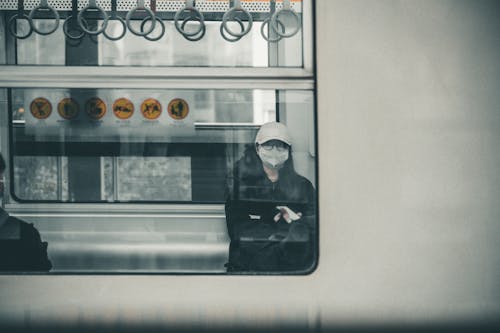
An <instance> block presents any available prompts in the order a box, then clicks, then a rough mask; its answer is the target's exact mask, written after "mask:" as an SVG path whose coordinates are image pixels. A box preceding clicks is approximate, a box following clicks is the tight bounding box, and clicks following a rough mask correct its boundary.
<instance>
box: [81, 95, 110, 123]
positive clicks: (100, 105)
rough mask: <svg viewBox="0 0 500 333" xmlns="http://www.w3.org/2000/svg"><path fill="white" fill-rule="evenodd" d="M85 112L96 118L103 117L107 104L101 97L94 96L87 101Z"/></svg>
mask: <svg viewBox="0 0 500 333" xmlns="http://www.w3.org/2000/svg"><path fill="white" fill-rule="evenodd" d="M85 112H87V114H88V115H89V117H90V118H92V119H94V120H98V119H101V118H102V117H104V115H105V114H106V104H105V103H104V101H103V100H102V99H100V98H99V97H93V98H91V99H89V100H88V101H87V102H86V103H85Z"/></svg>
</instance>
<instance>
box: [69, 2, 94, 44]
mask: <svg viewBox="0 0 500 333" xmlns="http://www.w3.org/2000/svg"><path fill="white" fill-rule="evenodd" d="M77 16H78V0H72V1H71V15H70V16H68V17H67V18H66V19H65V20H64V23H63V31H64V34H65V35H66V37H68V38H69V39H72V40H79V39H82V38H83V37H84V36H85V31H83V30H82V29H81V28H80V24H79V23H78V21H77ZM82 22H83V24H84V25H85V26H86V27H87V26H88V23H87V21H86V20H85V19H84V18H83V19H82ZM70 28H71V29H74V30H77V29H78V30H79V31H80V34H78V35H72V34H71V32H70V31H71V29H70Z"/></svg>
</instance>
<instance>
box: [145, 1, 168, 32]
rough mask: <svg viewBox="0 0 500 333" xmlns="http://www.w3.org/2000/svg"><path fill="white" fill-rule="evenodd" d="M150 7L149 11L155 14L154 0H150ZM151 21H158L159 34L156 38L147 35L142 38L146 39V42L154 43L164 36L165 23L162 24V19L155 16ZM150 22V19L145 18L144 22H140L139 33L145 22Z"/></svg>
mask: <svg viewBox="0 0 500 333" xmlns="http://www.w3.org/2000/svg"><path fill="white" fill-rule="evenodd" d="M150 6H151V11H152V12H153V13H156V0H151V2H150ZM153 19H154V20H153V21H158V22H159V23H160V26H161V33H160V34H159V35H158V36H156V37H149V36H148V35H149V34H146V35H144V36H143V37H144V38H146V39H147V40H150V41H152V42H155V41H157V40H160V39H161V38H162V37H163V36H164V35H165V23H163V21H162V19H161V18H160V17H158V16H157V15H156V14H154V16H153ZM151 20H152V19H151V18H150V17H146V18H145V19H144V20H142V22H141V31H143V29H144V25H145V24H146V22H147V21H151Z"/></svg>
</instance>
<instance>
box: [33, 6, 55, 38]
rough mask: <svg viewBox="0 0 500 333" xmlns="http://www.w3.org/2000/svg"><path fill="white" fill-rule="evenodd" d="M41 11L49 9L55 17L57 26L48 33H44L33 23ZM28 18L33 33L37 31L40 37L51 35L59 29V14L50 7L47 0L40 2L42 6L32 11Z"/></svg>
mask: <svg viewBox="0 0 500 333" xmlns="http://www.w3.org/2000/svg"><path fill="white" fill-rule="evenodd" d="M40 9H47V10H49V11H50V12H51V13H52V14H53V16H54V20H55V24H54V26H53V27H52V28H51V29H49V30H47V31H42V30H40V29H38V28H37V27H36V25H35V24H34V22H33V18H34V16H35V14H36V12H37V11H39V10H40ZM28 18H29V21H30V25H31V28H32V29H33V31H35V32H36V33H37V34H39V35H50V34H51V33H53V32H54V31H56V30H57V28H58V27H59V13H58V12H57V10H55V9H54V8H53V7H50V6H49V3H48V2H47V0H40V4H39V5H38V6H36V7H35V8H33V9H32V10H31V12H30V14H29V16H28Z"/></svg>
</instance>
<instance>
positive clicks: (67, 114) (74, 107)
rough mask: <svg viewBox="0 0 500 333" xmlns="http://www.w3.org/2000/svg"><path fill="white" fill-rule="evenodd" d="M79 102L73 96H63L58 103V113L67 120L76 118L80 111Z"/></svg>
mask: <svg viewBox="0 0 500 333" xmlns="http://www.w3.org/2000/svg"><path fill="white" fill-rule="evenodd" d="M79 109H80V108H79V107H78V103H77V102H76V101H75V100H74V99H73V98H69V97H68V98H63V99H62V100H61V101H60V102H59V104H57V113H59V115H60V116H61V117H63V118H64V119H67V120H71V119H75V118H76V116H77V115H78V112H79Z"/></svg>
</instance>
